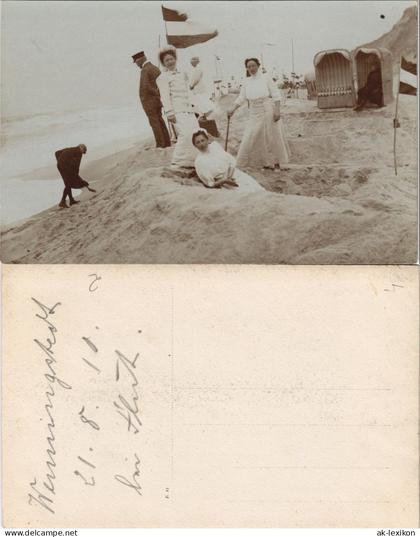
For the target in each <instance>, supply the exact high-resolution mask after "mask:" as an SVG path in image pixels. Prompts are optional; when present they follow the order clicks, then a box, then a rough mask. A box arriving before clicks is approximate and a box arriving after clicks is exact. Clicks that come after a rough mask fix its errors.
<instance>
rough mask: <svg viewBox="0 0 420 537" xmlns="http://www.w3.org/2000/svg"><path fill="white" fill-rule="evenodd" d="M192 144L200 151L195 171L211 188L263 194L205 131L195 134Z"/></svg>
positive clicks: (232, 158) (254, 182) (260, 187)
mask: <svg viewBox="0 0 420 537" xmlns="http://www.w3.org/2000/svg"><path fill="white" fill-rule="evenodd" d="M192 143H193V144H194V146H195V147H196V148H197V149H198V150H199V152H200V153H199V155H197V157H196V159H195V171H196V172H197V175H198V177H199V178H200V180H201V181H202V182H203V183H204V184H205V186H207V187H209V188H221V187H225V188H238V187H239V190H240V191H241V192H243V191H245V192H261V191H263V190H264V188H263V187H262V186H261V185H260V184H259V183H258V182H257V181H256V180H255V179H254V178H253V177H251V176H250V175H247V174H246V173H244V172H242V171H240V170H238V169H237V168H236V160H235V158H234V157H232V155H229V153H226V151H224V150H223V149H222V147H221V146H220V145H219V144H218V143H217V142H215V141H213V142H211V143H210V141H209V137H208V135H207V133H206V132H205V131H203V130H199V131H197V132H195V133H194V134H193V136H192Z"/></svg>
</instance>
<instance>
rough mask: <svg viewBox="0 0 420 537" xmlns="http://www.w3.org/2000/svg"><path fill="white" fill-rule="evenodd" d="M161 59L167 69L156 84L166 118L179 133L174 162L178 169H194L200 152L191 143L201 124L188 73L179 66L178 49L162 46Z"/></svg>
mask: <svg viewBox="0 0 420 537" xmlns="http://www.w3.org/2000/svg"><path fill="white" fill-rule="evenodd" d="M159 59H160V62H161V63H162V65H163V66H164V67H165V70H164V72H163V73H161V74H160V75H159V76H158V78H157V79H156V83H157V85H158V88H159V92H160V98H161V101H162V105H163V109H164V112H165V114H166V117H167V118H168V121H169V122H170V123H172V125H173V126H174V128H175V132H176V133H177V142H176V144H175V149H174V152H173V155H172V162H171V165H172V166H174V167H176V168H193V167H194V159H195V157H196V156H197V151H196V149H195V148H194V146H193V145H192V144H191V136H192V134H193V133H194V132H195V131H196V130H197V129H199V128H200V127H199V124H198V121H197V118H196V117H195V115H194V110H193V106H192V103H191V94H190V89H189V80H188V74H187V73H186V72H182V71H179V70H178V69H177V67H176V61H177V57H176V49H174V48H172V47H168V48H165V49H162V50H161V52H160V54H159Z"/></svg>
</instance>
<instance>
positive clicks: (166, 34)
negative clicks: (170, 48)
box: [160, 4, 168, 44]
mask: <svg viewBox="0 0 420 537" xmlns="http://www.w3.org/2000/svg"><path fill="white" fill-rule="evenodd" d="M160 7H161V11H162V15H163V4H160ZM163 22H164V23H165V37H166V44H168V25H167V24H166V20H165V18H163Z"/></svg>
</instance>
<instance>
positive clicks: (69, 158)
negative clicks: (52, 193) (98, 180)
mask: <svg viewBox="0 0 420 537" xmlns="http://www.w3.org/2000/svg"><path fill="white" fill-rule="evenodd" d="M86 151H87V148H86V146H85V145H84V144H80V145H77V146H76V147H66V148H65V149H60V150H59V151H56V152H55V158H56V159H57V168H58V171H59V172H60V175H61V177H62V178H63V181H64V185H65V188H64V191H63V197H62V198H61V201H60V203H59V205H58V206H59V207H61V208H62V209H67V208H68V205H67V203H66V198H67V196H68V197H69V201H70V205H74V204H75V203H79V202H78V201H76V200H75V199H74V198H73V194H72V191H71V189H72V188H84V187H86V188H87V189H88V190H90V191H91V192H96V190H94V189H93V188H90V187H89V183H88V182H87V181H85V180H84V179H82V178H81V177H80V175H79V168H80V161H81V160H82V156H83V155H84V154H85V153H86Z"/></svg>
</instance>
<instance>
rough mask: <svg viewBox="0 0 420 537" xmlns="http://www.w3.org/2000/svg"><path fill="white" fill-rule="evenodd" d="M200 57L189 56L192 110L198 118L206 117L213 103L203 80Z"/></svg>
mask: <svg viewBox="0 0 420 537" xmlns="http://www.w3.org/2000/svg"><path fill="white" fill-rule="evenodd" d="M199 64H200V58H199V57H198V56H193V57H192V58H191V71H190V81H189V82H190V90H191V91H192V94H193V95H192V104H193V106H194V112H196V115H197V116H200V117H199V119H207V114H209V113H210V112H211V111H212V110H213V105H212V103H211V101H210V99H209V95H208V92H207V88H206V84H205V81H204V73H203V70H202V69H201V67H200V65H199Z"/></svg>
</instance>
